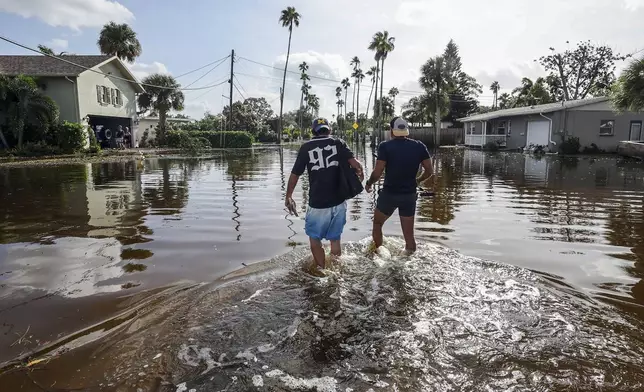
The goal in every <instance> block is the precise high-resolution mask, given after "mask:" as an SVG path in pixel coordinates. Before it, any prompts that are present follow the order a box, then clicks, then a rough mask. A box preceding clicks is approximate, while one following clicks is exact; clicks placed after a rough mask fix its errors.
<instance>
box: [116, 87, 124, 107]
mask: <svg viewBox="0 0 644 392" xmlns="http://www.w3.org/2000/svg"><path fill="white" fill-rule="evenodd" d="M116 105H117V106H122V105H123V97H122V95H121V90H116Z"/></svg>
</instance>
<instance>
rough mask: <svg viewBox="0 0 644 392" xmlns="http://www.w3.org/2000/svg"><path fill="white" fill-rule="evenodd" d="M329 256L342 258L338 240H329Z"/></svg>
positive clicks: (340, 245)
mask: <svg viewBox="0 0 644 392" xmlns="http://www.w3.org/2000/svg"><path fill="white" fill-rule="evenodd" d="M331 254H332V255H333V256H335V257H340V256H342V243H341V242H340V240H331Z"/></svg>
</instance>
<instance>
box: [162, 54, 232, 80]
mask: <svg viewBox="0 0 644 392" xmlns="http://www.w3.org/2000/svg"><path fill="white" fill-rule="evenodd" d="M228 57H230V55H228V56H226V57H224V58H221V59H219V60H217V61H213V62H212V63H208V64H206V65H204V66H203V67H199V68H197V69H193V70H192V71H190V72H186V73H183V74H181V75H179V76H175V77H174V78H175V79H179V78H182V77H184V76H188V75H190V74H192V73H195V72H197V71H201V70H202V69H204V68H206V67H209V66H211V65H213V64H215V63H218V62H220V61H224V60H226V59H227V58H228Z"/></svg>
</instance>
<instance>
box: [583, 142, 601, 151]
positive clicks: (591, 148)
mask: <svg viewBox="0 0 644 392" xmlns="http://www.w3.org/2000/svg"><path fill="white" fill-rule="evenodd" d="M602 152H604V151H602V150H601V149H600V148H599V147H598V146H597V145H596V144H595V143H591V144H590V146H586V147H584V154H599V153H602Z"/></svg>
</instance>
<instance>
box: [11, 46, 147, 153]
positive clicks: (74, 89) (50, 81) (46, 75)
mask: <svg viewBox="0 0 644 392" xmlns="http://www.w3.org/2000/svg"><path fill="white" fill-rule="evenodd" d="M60 58H62V59H65V60H67V61H69V62H71V63H74V64H79V65H82V66H83V67H85V68H89V70H87V69H85V68H82V67H78V66H76V65H73V64H70V63H66V62H64V61H60V60H57V59H55V58H51V57H47V56H39V55H34V56H0V74H3V75H9V76H16V75H27V76H33V77H35V78H36V79H37V81H38V85H39V86H40V88H41V89H42V90H43V92H44V93H45V94H46V95H48V96H49V97H51V98H52V99H53V100H54V101H55V102H56V103H57V104H58V107H59V108H60V118H61V120H67V121H71V122H77V123H81V124H84V125H91V126H94V127H98V128H100V129H101V130H100V131H99V132H98V136H99V139H102V142H103V143H102V144H103V145H104V146H111V145H113V144H110V143H113V142H110V141H109V140H107V139H108V137H107V136H106V134H105V130H107V129H111V130H113V131H115V130H116V129H117V127H118V126H119V125H120V126H121V127H123V129H125V127H128V128H129V129H130V130H131V131H132V134H133V137H134V138H136V136H137V135H136V134H137V124H138V121H137V114H136V96H137V94H141V93H144V92H145V90H144V89H143V86H141V84H139V82H138V81H137V80H136V78H135V77H134V75H132V73H131V72H130V70H129V69H128V68H127V67H126V66H125V64H123V62H121V60H119V59H118V58H117V57H116V56H113V57H111V56H103V55H101V56H82V55H69V56H67V55H64V56H60ZM95 71H98V72H95ZM112 76H115V77H119V78H122V79H126V80H122V79H117V78H115V77H112ZM112 133H113V132H112Z"/></svg>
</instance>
